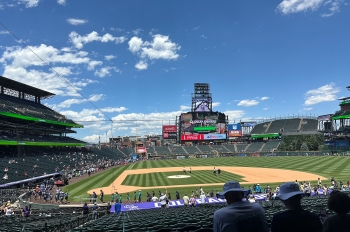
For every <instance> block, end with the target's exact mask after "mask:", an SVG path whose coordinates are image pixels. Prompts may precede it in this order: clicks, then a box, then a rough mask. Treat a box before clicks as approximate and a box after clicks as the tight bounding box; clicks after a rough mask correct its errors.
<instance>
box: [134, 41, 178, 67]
mask: <svg viewBox="0 0 350 232" xmlns="http://www.w3.org/2000/svg"><path fill="white" fill-rule="evenodd" d="M152 36H153V40H152V41H145V42H144V41H143V40H142V39H141V38H139V37H137V36H134V37H132V38H131V39H130V40H129V42H128V44H129V50H130V51H131V52H132V53H134V54H136V55H138V56H139V57H140V58H141V59H142V60H141V61H140V62H138V63H137V64H136V65H135V67H136V68H137V69H139V70H145V69H147V67H148V65H145V64H147V63H146V61H145V60H147V59H149V60H158V59H163V60H176V59H177V58H178V57H179V54H177V51H178V50H180V49H181V46H180V45H178V44H176V43H174V42H172V41H171V40H170V39H169V36H165V35H160V34H156V35H152Z"/></svg>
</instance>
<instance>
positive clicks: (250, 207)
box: [213, 181, 269, 232]
mask: <svg viewBox="0 0 350 232" xmlns="http://www.w3.org/2000/svg"><path fill="white" fill-rule="evenodd" d="M246 191H247V190H245V189H243V188H241V186H240V184H239V183H238V182H236V181H229V182H226V183H225V184H224V187H223V192H220V193H218V194H217V197H218V198H221V199H223V198H225V199H226V202H227V205H228V206H226V207H224V208H221V209H219V210H217V211H216V212H215V213H214V221H213V231H214V232H228V231H237V229H238V228H237V224H236V223H235V219H237V218H238V217H240V216H243V215H253V214H254V215H255V219H257V220H258V221H259V222H260V225H259V224H256V225H255V226H257V227H258V228H256V230H255V231H264V232H267V231H269V229H268V224H267V221H266V218H265V211H264V209H263V208H262V206H261V205H259V204H251V203H249V202H248V201H243V200H242V199H243V198H244V193H245V192H246Z"/></svg>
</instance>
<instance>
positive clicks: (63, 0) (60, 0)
mask: <svg viewBox="0 0 350 232" xmlns="http://www.w3.org/2000/svg"><path fill="white" fill-rule="evenodd" d="M57 3H58V4H59V5H62V6H65V5H66V0H57Z"/></svg>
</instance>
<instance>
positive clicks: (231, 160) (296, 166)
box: [63, 156, 350, 201]
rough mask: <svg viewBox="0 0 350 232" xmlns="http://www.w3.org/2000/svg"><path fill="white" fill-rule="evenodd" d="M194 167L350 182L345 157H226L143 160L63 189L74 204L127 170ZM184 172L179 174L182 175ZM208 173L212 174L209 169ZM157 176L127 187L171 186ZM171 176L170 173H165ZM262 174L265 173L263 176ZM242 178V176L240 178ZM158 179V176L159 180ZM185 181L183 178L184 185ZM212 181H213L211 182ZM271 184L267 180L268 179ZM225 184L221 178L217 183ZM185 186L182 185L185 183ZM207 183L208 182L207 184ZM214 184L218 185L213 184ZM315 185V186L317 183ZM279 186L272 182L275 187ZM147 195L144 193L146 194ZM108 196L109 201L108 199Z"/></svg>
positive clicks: (133, 180)
mask: <svg viewBox="0 0 350 232" xmlns="http://www.w3.org/2000/svg"><path fill="white" fill-rule="evenodd" d="M194 166H211V167H214V166H215V167H216V168H217V169H218V168H220V166H240V167H261V168H279V169H289V170H296V171H303V172H309V173H314V174H319V175H322V176H324V177H326V178H329V179H330V178H331V177H335V178H336V179H337V180H338V181H339V180H342V181H343V182H344V183H346V182H347V181H348V180H350V157H343V156H334V157H333V156H318V157H317V156H309V157H305V156H277V157H223V158H207V159H183V160H150V161H141V162H139V163H135V164H129V165H126V166H122V167H116V168H113V169H111V170H108V171H106V172H103V173H100V174H96V175H93V176H91V177H90V178H87V179H85V180H82V181H80V182H77V183H75V184H72V185H68V186H66V187H64V188H63V189H64V190H68V191H69V193H70V199H71V201H74V197H76V198H78V197H87V196H88V194H87V191H88V190H90V189H94V188H99V187H104V186H109V185H110V184H111V183H112V182H113V181H114V179H115V178H116V177H117V176H118V175H119V174H120V173H122V172H123V171H124V170H134V169H145V168H146V169H147V168H164V167H165V168H166V167H179V169H180V170H182V167H187V168H189V167H194ZM180 173H181V171H179V174H180ZM208 173H210V174H212V172H211V171H209V170H208ZM157 175H158V174H157V173H150V174H144V175H135V176H136V177H135V178H131V179H128V180H127V181H128V184H130V185H135V186H144V187H147V186H149V187H150V188H149V189H146V190H144V192H147V191H149V192H151V191H152V190H156V189H154V188H152V187H154V186H155V184H157V185H162V186H163V185H168V183H167V182H165V181H164V180H163V182H162V181H160V180H158V181H154V180H157ZM166 175H168V174H166ZM262 175H263V173H262ZM238 178H240V177H238ZM158 179H159V177H158ZM197 179H198V182H197V184H201V183H203V181H204V180H205V178H197ZM183 180H184V179H180V181H181V182H182V181H183ZM208 181H211V180H208ZM267 181H268V180H267ZM220 182H223V181H222V180H221V179H218V181H217V183H220ZM147 183H148V184H147ZM182 183H183V182H182ZM206 183H208V182H206ZM210 183H215V182H210ZM313 183H316V180H314V182H313ZM323 183H324V184H329V181H323ZM277 184H279V183H271V185H272V186H274V185H277ZM212 189H215V190H219V191H220V190H221V189H222V186H213V187H212ZM168 190H169V192H171V191H172V192H173V193H174V192H175V191H179V192H180V193H181V194H182V196H183V194H184V193H185V192H186V193H190V192H191V191H193V190H194V189H193V187H191V184H189V187H184V188H181V189H171V185H169V188H168ZM144 195H145V194H144ZM108 197H109V196H108V195H106V199H108Z"/></svg>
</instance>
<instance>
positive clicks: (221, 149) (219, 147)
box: [210, 145, 227, 153]
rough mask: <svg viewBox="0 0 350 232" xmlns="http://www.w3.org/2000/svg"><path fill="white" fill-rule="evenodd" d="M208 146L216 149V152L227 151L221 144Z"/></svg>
mask: <svg viewBox="0 0 350 232" xmlns="http://www.w3.org/2000/svg"><path fill="white" fill-rule="evenodd" d="M210 147H211V149H212V150H214V151H217V152H218V153H221V152H227V150H226V149H225V147H224V146H222V145H210Z"/></svg>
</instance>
